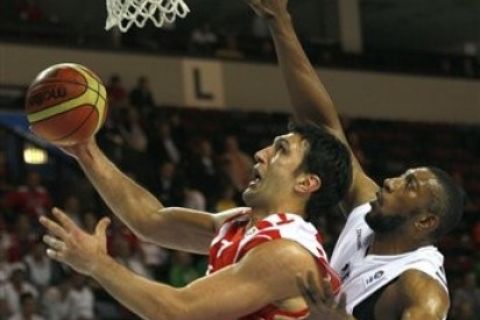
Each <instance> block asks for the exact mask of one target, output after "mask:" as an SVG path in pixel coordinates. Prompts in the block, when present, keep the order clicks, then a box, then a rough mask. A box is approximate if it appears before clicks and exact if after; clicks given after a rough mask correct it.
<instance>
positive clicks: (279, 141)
mask: <svg viewBox="0 0 480 320" xmlns="http://www.w3.org/2000/svg"><path fill="white" fill-rule="evenodd" d="M279 144H282V145H283V147H284V148H288V147H289V146H290V142H288V140H287V139H285V137H276V138H275V140H273V145H274V146H277V145H279Z"/></svg>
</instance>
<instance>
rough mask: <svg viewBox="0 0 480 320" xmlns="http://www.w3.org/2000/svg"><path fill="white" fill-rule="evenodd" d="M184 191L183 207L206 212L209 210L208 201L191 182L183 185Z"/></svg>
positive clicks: (185, 182)
mask: <svg viewBox="0 0 480 320" xmlns="http://www.w3.org/2000/svg"><path fill="white" fill-rule="evenodd" d="M181 185H182V189H183V202H182V204H181V206H182V207H185V208H190V209H195V210H200V211H205V210H207V200H206V199H205V196H204V195H203V193H202V192H200V191H199V190H198V189H196V188H195V187H194V186H193V185H192V184H191V183H190V182H188V181H184V182H183V183H181Z"/></svg>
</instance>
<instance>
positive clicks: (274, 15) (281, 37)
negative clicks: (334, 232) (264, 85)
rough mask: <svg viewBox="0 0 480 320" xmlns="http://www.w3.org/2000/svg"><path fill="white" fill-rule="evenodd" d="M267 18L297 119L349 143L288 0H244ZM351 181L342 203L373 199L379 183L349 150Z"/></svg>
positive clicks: (359, 202)
mask: <svg viewBox="0 0 480 320" xmlns="http://www.w3.org/2000/svg"><path fill="white" fill-rule="evenodd" d="M247 2H248V4H249V5H250V6H251V7H252V8H253V9H254V11H255V12H256V13H257V14H258V15H260V16H262V17H264V18H265V19H266V21H267V22H268V25H269V27H270V31H271V34H272V37H273V41H274V44H275V49H276V52H277V57H278V62H279V65H280V69H281V70H282V74H283V78H284V80H285V82H286V85H287V89H288V93H289V96H290V100H291V103H292V105H293V109H294V112H295V115H296V117H297V119H298V120H300V121H303V122H305V121H311V122H315V123H317V124H319V125H322V126H325V127H327V128H329V129H330V131H331V132H332V133H333V134H335V135H336V136H337V137H338V138H339V139H340V140H341V141H343V142H344V143H345V144H347V146H348V141H347V138H346V136H345V132H344V130H343V128H342V124H341V122H340V118H339V115H338V112H337V110H336V108H335V105H334V103H333V101H332V98H331V97H330V95H329V94H328V91H327V89H326V88H325V86H324V85H323V83H322V81H321V80H320V78H319V77H318V75H317V72H316V70H315V69H314V68H313V66H312V64H311V63H310V61H309V60H308V57H307V56H306V54H305V52H304V51H303V49H302V46H301V44H300V41H299V40H298V37H297V35H296V34H295V30H294V27H293V23H292V18H291V16H290V14H289V12H288V10H287V3H288V0H247ZM352 159H353V170H354V172H353V182H352V187H351V189H350V192H349V193H348V195H347V197H346V199H345V203H346V204H347V207H348V208H351V207H354V206H356V205H359V204H361V203H364V202H367V201H369V200H372V199H374V197H375V192H376V191H377V189H378V186H377V185H376V184H375V183H374V182H373V181H372V180H371V179H370V178H369V177H368V176H367V175H366V174H365V172H364V171H363V169H362V167H361V166H360V164H359V162H358V160H357V159H356V158H355V156H354V155H353V153H352Z"/></svg>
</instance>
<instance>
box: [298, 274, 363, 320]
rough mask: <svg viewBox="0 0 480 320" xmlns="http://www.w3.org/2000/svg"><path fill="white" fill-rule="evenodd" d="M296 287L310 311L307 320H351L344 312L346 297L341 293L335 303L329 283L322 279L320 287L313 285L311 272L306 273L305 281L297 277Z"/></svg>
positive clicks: (313, 278) (313, 280)
mask: <svg viewBox="0 0 480 320" xmlns="http://www.w3.org/2000/svg"><path fill="white" fill-rule="evenodd" d="M297 287H298V289H299V290H300V293H301V294H302V296H303V299H304V300H305V302H306V303H307V305H308V309H309V311H310V313H309V316H308V318H307V319H308V320H322V319H329V320H353V319H354V318H353V317H352V316H350V315H349V314H348V313H347V312H346V310H345V306H346V296H345V294H344V293H343V294H342V295H341V296H340V301H339V302H338V303H337V302H335V295H334V294H333V291H332V287H331V285H330V281H328V280H326V279H322V281H321V287H319V286H317V284H316V283H315V277H314V275H313V272H312V271H309V272H308V273H307V277H306V279H304V278H302V276H300V275H297Z"/></svg>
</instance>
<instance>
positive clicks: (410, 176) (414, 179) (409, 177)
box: [406, 172, 419, 188]
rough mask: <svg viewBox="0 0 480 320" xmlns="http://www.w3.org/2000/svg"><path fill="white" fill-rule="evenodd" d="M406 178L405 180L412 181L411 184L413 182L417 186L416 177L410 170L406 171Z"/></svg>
mask: <svg viewBox="0 0 480 320" xmlns="http://www.w3.org/2000/svg"><path fill="white" fill-rule="evenodd" d="M406 178H407V180H409V181H412V182H413V184H415V187H417V188H418V185H419V184H418V179H417V177H416V176H415V175H414V174H413V173H412V172H409V173H407V176H406Z"/></svg>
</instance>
